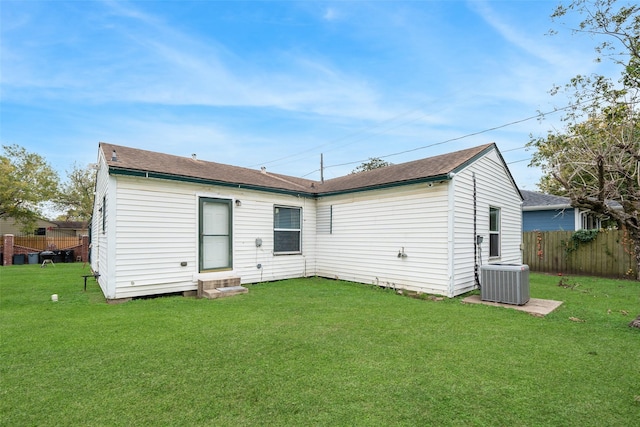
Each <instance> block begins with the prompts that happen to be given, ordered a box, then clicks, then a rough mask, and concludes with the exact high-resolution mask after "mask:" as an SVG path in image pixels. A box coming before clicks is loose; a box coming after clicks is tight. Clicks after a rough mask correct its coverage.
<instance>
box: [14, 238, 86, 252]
mask: <svg viewBox="0 0 640 427" xmlns="http://www.w3.org/2000/svg"><path fill="white" fill-rule="evenodd" d="M13 244H14V245H16V246H22V247H24V248H29V249H33V250H37V251H45V250H47V249H51V250H53V249H67V248H73V247H75V246H79V245H81V244H82V237H80V236H68V237H66V236H64V237H61V236H54V237H51V236H15V237H14V240H13Z"/></svg>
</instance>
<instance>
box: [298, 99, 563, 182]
mask: <svg viewBox="0 0 640 427" xmlns="http://www.w3.org/2000/svg"><path fill="white" fill-rule="evenodd" d="M572 107H573V106H571V105H570V106H566V107H563V108H558V109H555V110H553V111H549V112H546V113H538V114H536V115H534V116H529V117H526V118H524V119H520V120H515V121H512V122H509V123H505V124H503V125H500V126H494V127H492V128H488V129H484V130H481V131H477V132H472V133H468V134H466V135H462V136H458V137H455V138H450V139H447V140H444V141H440V142H435V143H433V144H428V145H423V146H421V147H416V148H412V149H410V150H404V151H399V152H397V153H391V154H387V155H384V156H379V158H381V159H385V158H388V157H393V156H399V155H401V154H406V153H412V152H414V151H419V150H424V149H425V148H431V147H435V146H436V145H442V144H446V143H448V142H454V141H459V140H461V139H465V138H469V137H471V136H476V135H481V134H483V133H487V132H492V131H494V130H498V129H502V128H505V127H508V126H513V125H516V124H519V123H523V122H526V121H529V120H532V119H539V118H542V117H544V116H547V115H550V114H555V113H557V112H559V111H563V110H566V109H569V108H572ZM521 148H525V147H518V148H514V149H513V150H519V149H521ZM507 151H512V150H507ZM505 152H506V151H505ZM367 160H368V159H364V160H356V161H352V162H346V163H339V164H335V165H328V166H325V167H324V168H325V169H329V168H335V167H340V166H348V165H353V164H360V163H363V162H365V161H367ZM319 170H320V169H316V170H313V171H311V172H309V173H307V174H305V175H302V177H303V178H304V177H306V176H309V175H311V174H313V173H315V172H318V171H319Z"/></svg>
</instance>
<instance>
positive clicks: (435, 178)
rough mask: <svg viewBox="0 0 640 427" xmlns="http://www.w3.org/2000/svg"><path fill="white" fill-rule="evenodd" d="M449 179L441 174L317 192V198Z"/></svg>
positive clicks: (449, 178) (446, 175) (447, 175)
mask: <svg viewBox="0 0 640 427" xmlns="http://www.w3.org/2000/svg"><path fill="white" fill-rule="evenodd" d="M449 180H451V177H450V176H449V174H442V175H436V176H429V177H425V178H416V179H411V180H406V181H397V182H388V183H385V184H377V185H369V186H367V187H360V188H350V189H347V190H336V191H326V192H323V191H319V192H318V194H317V197H319V198H320V197H327V196H338V195H341V194H350V193H361V192H363V191H371V190H384V189H387V188H394V187H400V186H403V185H411V184H421V183H426V182H435V181H449Z"/></svg>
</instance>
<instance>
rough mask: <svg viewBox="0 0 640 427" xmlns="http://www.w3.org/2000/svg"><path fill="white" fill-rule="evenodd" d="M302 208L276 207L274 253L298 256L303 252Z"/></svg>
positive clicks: (274, 214) (274, 209) (274, 212)
mask: <svg viewBox="0 0 640 427" xmlns="http://www.w3.org/2000/svg"><path fill="white" fill-rule="evenodd" d="M301 231H302V208H297V207H288V206H274V208H273V252H274V253H276V254H298V253H300V252H301V247H302V246H301V238H302V233H301Z"/></svg>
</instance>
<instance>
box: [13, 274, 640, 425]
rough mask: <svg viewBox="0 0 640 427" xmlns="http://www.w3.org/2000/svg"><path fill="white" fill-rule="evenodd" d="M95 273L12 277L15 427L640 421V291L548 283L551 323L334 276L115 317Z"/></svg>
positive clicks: (116, 308)
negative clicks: (638, 320)
mask: <svg viewBox="0 0 640 427" xmlns="http://www.w3.org/2000/svg"><path fill="white" fill-rule="evenodd" d="M82 274H86V270H82V264H56V266H55V267H47V268H40V267H39V266H38V265H24V266H12V267H0V286H1V287H0V292H1V294H0V320H1V322H0V333H1V339H2V342H1V344H2V346H1V349H0V375H1V389H0V393H1V399H0V423H1V424H2V425H6V426H26V425H33V426H36V425H37V426H47V425H86V426H106V425H109V426H110V425H154V426H158V425H185V426H196V425H219V426H242V425H247V426H249V425H250V426H254V425H270V426H271V425H282V426H301V425H331V426H347V425H349V426H352V425H371V426H386V425H416V426H426V425H438V426H440V425H477V426H481V425H487V426H541V425H549V426H605V425H606V426H632V425H638V420H640V330H638V329H632V328H629V327H628V326H627V324H628V323H629V322H630V321H631V320H632V318H633V317H635V316H636V315H638V314H639V313H640V283H637V282H631V281H621V280H605V279H597V278H584V277H575V278H568V279H565V282H566V283H565V285H566V287H560V286H558V283H559V277H557V276H544V275H537V274H532V276H531V295H532V297H536V298H547V299H555V300H562V301H564V304H563V305H562V306H561V307H560V308H559V309H558V310H556V311H555V312H553V313H551V314H550V315H548V316H547V317H545V318H537V317H533V316H530V315H528V314H526V313H522V312H518V311H515V310H511V309H504V308H496V307H489V306H483V305H472V304H468V305H467V304H463V303H461V300H460V298H454V299H448V300H444V301H429V300H420V299H414V298H408V297H403V296H399V295H396V294H394V293H393V292H392V291H387V290H383V289H378V288H374V287H371V286H367V285H361V284H354V283H347V282H340V281H331V280H325V279H318V278H310V279H298V280H287V281H282V282H274V283H266V284H259V285H253V286H249V289H250V290H249V293H248V294H246V295H240V296H235V297H232V298H227V299H220V300H198V299H194V298H183V297H175V296H172V297H163V298H155V299H141V300H134V301H131V302H128V303H125V304H119V305H108V304H105V302H104V298H103V297H102V294H101V292H100V289H99V287H98V285H97V284H96V282H95V281H94V280H93V279H89V281H88V282H89V286H88V289H87V292H83V290H82V282H83V279H82V277H81V275H82ZM54 293H56V294H58V295H59V301H58V302H52V301H51V294H54ZM570 318H574V320H570ZM578 319H579V320H582V321H576V320H578Z"/></svg>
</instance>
